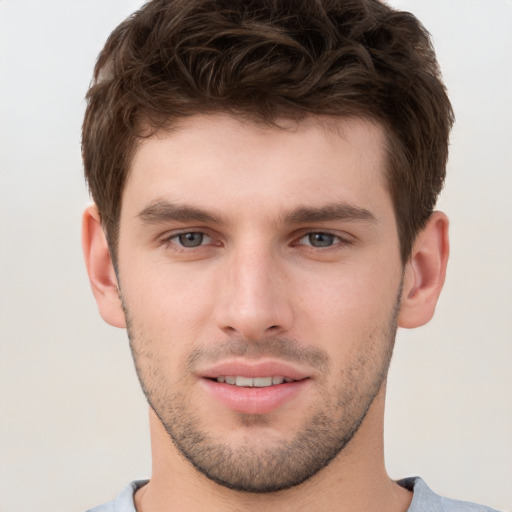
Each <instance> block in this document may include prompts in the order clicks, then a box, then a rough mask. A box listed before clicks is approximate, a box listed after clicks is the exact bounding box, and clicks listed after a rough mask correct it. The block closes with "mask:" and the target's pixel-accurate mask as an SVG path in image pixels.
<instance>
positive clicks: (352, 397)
mask: <svg viewBox="0 0 512 512" xmlns="http://www.w3.org/2000/svg"><path fill="white" fill-rule="evenodd" d="M400 296H401V287H400V293H399V294H398V299H397V301H396V303H395V307H394V308H393V312H392V315H391V316H390V320H389V322H388V325H386V326H385V327H384V328H382V326H381V327H380V329H375V330H374V331H373V332H372V333H371V334H370V335H369V336H368V339H367V340H366V347H367V350H366V352H364V353H362V352H360V353H359V354H358V356H357V358H355V360H354V361H352V363H351V365H349V366H348V367H347V368H346V369H345V370H344V371H340V370H339V369H338V371H340V374H341V376H340V378H339V380H338V381H337V386H336V387H335V388H334V389H332V388H331V389H324V400H323V401H322V403H321V404H320V405H319V406H318V407H317V409H316V410H315V411H311V412H310V413H309V416H307V419H306V420H305V421H304V425H303V426H302V427H301V428H300V429H299V430H298V431H297V433H296V434H295V436H294V438H293V439H291V440H282V441H281V442H280V443H279V444H276V443H271V444H270V443H269V445H268V446H266V447H262V446H261V443H260V445H259V446H255V445H254V444H253V443H251V442H250V441H251V439H250V433H249V434H248V437H247V440H246V442H245V443H243V444H239V445H238V446H235V447H233V446H231V445H230V444H229V439H226V440H225V441H224V440H223V441H217V440H215V439H214V437H213V436H212V435H211V434H210V433H209V432H207V431H206V430H205V429H202V428H201V425H202V423H201V419H200V417H199V416H198V415H197V414H196V413H195V412H194V407H193V405H192V404H191V403H190V402H189V400H188V396H187V393H186V392H183V391H175V392H173V390H172V389H170V387H171V386H169V384H168V383H167V382H166V378H165V369H163V368H160V371H158V361H155V358H154V356H153V355H152V352H151V349H150V348H149V347H150V346H151V341H150V340H147V339H145V338H144V334H143V331H142V330H141V329H138V328H137V327H136V326H135V325H134V323H133V319H132V318H131V316H130V315H129V312H128V310H127V308H126V306H125V314H126V319H127V326H128V335H129V339H130V347H131V350H132V355H133V358H134V362H135V367H136V370H137V375H138V377H139V381H140V383H141V386H142V389H143V391H144V394H145V396H146V399H147V401H148V403H149V405H150V407H151V408H152V409H153V411H154V412H155V414H156V415H157V417H158V418H159V420H160V422H161V423H162V425H163V427H164V428H165V430H166V432H167V433H168V435H169V436H170V438H171V440H172V442H173V443H174V445H175V446H176V448H177V449H178V451H179V453H180V454H181V455H182V456H183V457H184V458H185V459H186V460H188V461H189V462H190V463H191V464H192V465H193V466H194V467H195V468H196V469H197V470H198V471H199V472H200V473H202V474H203V475H204V476H206V477H207V478H209V479H210V480H212V481H214V482H216V483H218V484H220V485H222V486H224V487H227V488H230V489H234V490H236V491H243V492H250V493H270V492H276V491H282V490H285V489H288V488H290V487H294V486H296V485H299V484H301V483H303V482H305V481H306V480H308V479H310V478H311V477H313V476H314V475H315V474H317V473H318V472H319V471H320V470H321V469H323V468H325V467H326V466H328V465H329V463H330V462H331V461H332V460H333V459H335V458H336V457H338V456H339V455H340V454H341V453H342V451H343V449H344V448H345V447H346V446H347V444H348V443H349V442H350V441H351V439H352V438H353V437H354V435H355V434H356V432H357V431H358V429H359V427H360V426H361V424H362V422H363V420H364V418H365V417H366V415H367V413H368V411H369V409H370V407H371V405H372V403H373V402H374V400H375V397H376V396H377V395H378V393H379V391H380V390H381V388H382V387H383V385H384V384H385V381H386V378H387V373H388V369H389V364H390V361H391V356H392V352H393V347H394V341H395V336H396V330H397V317H398V311H399V301H400ZM251 343H252V342H251ZM362 344H364V341H363V342H362ZM248 346H249V347H251V349H250V350H251V352H253V353H259V352H261V356H265V355H267V356H268V355H276V350H277V351H279V349H276V348H275V347H281V349H283V350H285V351H286V352H287V355H290V354H295V356H293V357H292V359H293V358H296V360H299V359H300V360H302V361H303V360H304V358H306V359H307V358H308V357H311V358H314V357H317V358H318V357H320V358H324V359H325V358H327V354H323V353H322V354H320V355H319V354H318V353H317V354H316V356H312V355H309V356H308V354H307V352H306V353H304V351H301V349H300V348H297V344H296V342H295V341H294V340H288V339H283V338H280V339H275V338H273V339H271V338H268V339H266V340H262V341H261V342H260V343H259V344H254V343H252V344H251V345H248V343H247V342H246V344H245V345H241V344H240V342H235V344H232V345H231V347H230V348H228V349H227V350H228V351H229V352H230V353H231V354H232V355H240V354H242V353H245V352H247V350H248V349H247V347H248ZM254 347H256V348H254ZM316 352H318V351H316ZM331 371H332V370H331ZM238 420H239V425H241V426H245V427H246V428H258V427H262V426H265V424H266V422H267V418H266V417H265V416H264V415H242V414H240V415H239V417H238ZM235 426H236V425H235Z"/></svg>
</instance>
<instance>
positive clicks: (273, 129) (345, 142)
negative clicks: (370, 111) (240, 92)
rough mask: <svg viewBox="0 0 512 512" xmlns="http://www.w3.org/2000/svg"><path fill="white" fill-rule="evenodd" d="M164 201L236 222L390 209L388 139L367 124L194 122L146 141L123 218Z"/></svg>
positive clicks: (326, 121)
mask: <svg viewBox="0 0 512 512" xmlns="http://www.w3.org/2000/svg"><path fill="white" fill-rule="evenodd" d="M158 200H165V201H171V202H175V203H181V202H185V203H187V204H198V205H200V206H201V207H202V208H203V209H212V210H219V209H221V210H222V212H223V213H225V214H229V211H230V207H237V208H238V211H237V215H239V214H240V208H242V209H243V211H245V212H246V213H247V214H248V215H249V214H251V213H252V214H259V215H261V213H262V212H265V213H267V214H268V215H271V214H272V213H275V214H276V215H279V214H280V213H282V210H283V209H286V208H290V209H291V208H294V207H296V206H297V205H301V206H314V207H321V206H322V204H323V203H335V202H340V201H341V202H346V203H352V204H361V203H365V204H366V205H367V206H368V205H372V203H382V202H386V201H387V202H388V203H389V202H390V198H389V194H388V192H387V186H386V138H385V134H384V131H383V130H382V128H381V127H380V125H379V124H377V123H375V122H372V121H369V120H366V119H360V118H352V119H345V118H342V119H340V118H325V117H324V118H320V117H309V118H306V119H304V120H303V121H300V122H294V121H287V120H283V121H281V122H280V123H279V124H278V126H268V125H263V124H258V123H255V122H251V121H247V120H242V119H240V118H237V117H232V116H228V115H208V116H206V115H205V116H202V115H197V116H193V117H190V118H187V119H184V120H180V121H179V122H178V123H177V124H175V125H173V127H172V128H171V129H169V130H166V131H160V132H158V133H157V134H155V135H153V136H152V137H150V138H148V139H145V140H143V142H142V143H141V144H140V146H139V147H138V148H137V151H136V152H135V155H134V158H133V160H132V164H131V169H130V173H129V176H128V180H127V183H126V185H125V190H124V192H123V206H122V211H123V210H126V209H128V208H129V209H130V210H132V211H133V210H134V209H137V208H138V209H139V210H140V209H141V208H144V207H145V206H147V205H148V204H150V203H151V202H155V201H158ZM378 206H379V205H378V204H375V207H378Z"/></svg>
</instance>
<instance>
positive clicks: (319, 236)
mask: <svg viewBox="0 0 512 512" xmlns="http://www.w3.org/2000/svg"><path fill="white" fill-rule="evenodd" d="M342 241H343V240H342V239H341V238H340V237H339V236H336V235H333V234H331V233H322V232H318V233H308V234H307V235H304V236H303V237H301V238H300V239H299V240H298V242H297V243H298V244H300V245H309V246H311V247H315V248H322V247H331V246H332V245H334V244H337V243H340V242H342Z"/></svg>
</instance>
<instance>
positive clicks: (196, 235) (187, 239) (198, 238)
mask: <svg viewBox="0 0 512 512" xmlns="http://www.w3.org/2000/svg"><path fill="white" fill-rule="evenodd" d="M168 242H170V243H173V244H177V245H180V246H181V247H185V248H187V249H194V248H195V247H200V246H201V245H205V244H211V243H212V238H211V237H210V236H208V235H207V234H205V233H201V232H200V231H187V232H186V233H178V234H177V235H173V236H172V237H170V238H169V239H168Z"/></svg>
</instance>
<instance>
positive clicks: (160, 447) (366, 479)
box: [135, 389, 412, 512]
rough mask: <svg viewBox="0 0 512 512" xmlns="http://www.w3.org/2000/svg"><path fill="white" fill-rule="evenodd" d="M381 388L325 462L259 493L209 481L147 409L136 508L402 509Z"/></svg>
mask: <svg viewBox="0 0 512 512" xmlns="http://www.w3.org/2000/svg"><path fill="white" fill-rule="evenodd" d="M384 392H385V390H384V389H382V390H381V392H380V393H379V395H378V396H377V397H376V399H375V400H374V403H373V404H372V406H371V408H370V410H369V411H368V414H367V415H366V417H365V419H364V421H363V423H362V424H361V426H360V428H359V430H358V431H357V433H356V434H355V436H354V437H353V438H352V440H351V441H350V442H349V443H348V445H347V446H346V447H345V448H344V450H343V451H342V452H341V453H340V454H339V455H338V456H337V457H336V458H335V459H334V460H333V461H332V462H331V463H330V464H329V465H328V466H327V467H325V468H323V469H322V470H320V471H319V472H318V473H317V474H316V475H314V476H313V477H311V478H310V479H309V480H307V481H306V482H304V483H302V484H300V485H298V486H295V487H292V488H290V489H287V490H284V491H279V492H273V493H262V494H256V493H247V492H240V491H234V490H231V489H228V488H226V487H224V486H221V485H219V484H217V483H215V482H213V481H211V480H209V479H208V478H207V477H205V476H204V475H203V474H201V473H200V472H199V471H197V470H196V469H195V468H194V467H193V466H192V464H191V463H190V462H189V461H187V460H186V459H185V458H184V457H183V456H182V455H181V454H180V453H179V452H178V451H177V449H176V447H175V446H174V444H173V443H172V441H171V440H170V438H169V436H168V434H167V432H166V431H165V429H164V428H163V426H162V424H161V423H160V421H159V419H158V418H157V417H156V415H155V414H154V412H153V411H152V410H150V427H151V441H152V457H153V476H152V478H151V481H150V482H149V483H148V484H147V485H146V486H144V487H143V488H142V489H140V490H139V491H138V492H137V493H136V496H135V505H136V509H137V511H138V512H148V511H152V512H163V511H164V510H186V511H190V512H195V511H197V512H199V511H203V510H204V507H205V504H206V503H207V504H208V510H209V511H210V512H235V511H239V510H244V511H247V512H252V511H260V510H265V511H268V512H274V511H276V512H277V511H279V512H288V511H294V512H302V511H304V512H305V511H308V512H309V511H311V510H322V511H326V512H329V511H332V512H334V511H336V512H341V511H350V512H363V511H370V510H376V509H378V510H380V511H382V512H405V511H406V510H407V509H408V507H409V504H410V502H411V499H412V494H411V493H410V492H409V491H406V490H405V489H403V488H402V487H400V486H398V485H397V484H396V483H395V482H393V481H392V480H391V479H390V478H389V477H388V475H387V472H386V469H385V465H384V449H383V417H384Z"/></svg>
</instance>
